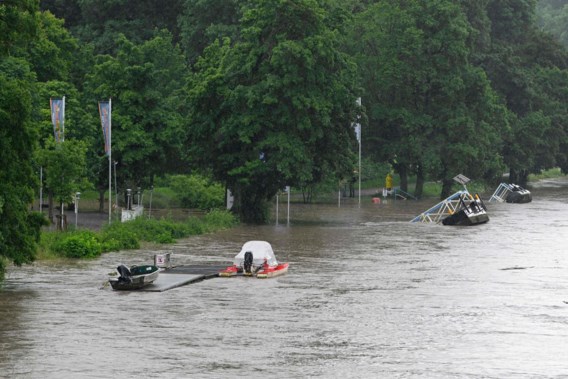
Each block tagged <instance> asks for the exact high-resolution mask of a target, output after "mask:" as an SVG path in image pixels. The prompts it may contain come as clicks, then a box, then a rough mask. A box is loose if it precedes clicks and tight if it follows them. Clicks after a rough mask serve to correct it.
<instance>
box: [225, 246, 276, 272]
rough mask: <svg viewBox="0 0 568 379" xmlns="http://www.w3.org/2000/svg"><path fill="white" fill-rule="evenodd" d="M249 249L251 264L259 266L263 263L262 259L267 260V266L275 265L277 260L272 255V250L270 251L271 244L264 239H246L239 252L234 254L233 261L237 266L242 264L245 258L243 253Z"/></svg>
mask: <svg viewBox="0 0 568 379" xmlns="http://www.w3.org/2000/svg"><path fill="white" fill-rule="evenodd" d="M247 251H250V252H251V253H252V256H253V260H252V264H253V265H255V266H260V265H262V264H263V263H264V259H265V258H266V259H267V260H268V265H269V266H276V265H277V264H278V261H277V260H276V257H275V256H274V251H272V246H270V244H269V243H268V242H266V241H248V242H246V243H245V244H244V245H243V247H242V249H241V252H240V253H238V254H237V255H236V256H235V259H234V260H233V263H234V264H235V265H237V266H242V264H243V262H244V260H245V253H246V252H247Z"/></svg>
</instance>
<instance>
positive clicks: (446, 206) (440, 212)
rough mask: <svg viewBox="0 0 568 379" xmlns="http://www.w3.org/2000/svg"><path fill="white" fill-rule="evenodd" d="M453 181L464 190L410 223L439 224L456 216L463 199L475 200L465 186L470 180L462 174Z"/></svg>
mask: <svg viewBox="0 0 568 379" xmlns="http://www.w3.org/2000/svg"><path fill="white" fill-rule="evenodd" d="M453 179H454V181H455V182H456V183H459V184H461V185H462V186H463V190H461V191H458V192H456V193H454V194H453V195H451V196H449V197H447V198H446V199H445V200H442V201H440V202H439V203H438V204H436V205H434V206H433V207H432V208H430V209H428V210H427V211H424V212H422V213H420V214H419V215H418V216H416V217H414V218H413V219H412V220H410V222H430V223H432V222H433V223H436V224H437V223H439V222H440V221H442V220H443V219H444V218H446V217H447V216H449V215H451V214H454V213H455V212H456V210H458V208H459V207H461V206H462V204H463V199H468V200H473V196H472V195H471V194H470V193H469V191H468V190H467V187H466V186H465V185H466V184H467V183H469V181H470V179H469V178H468V177H467V176H464V175H462V174H459V175H456V176H455V177H454V178H453Z"/></svg>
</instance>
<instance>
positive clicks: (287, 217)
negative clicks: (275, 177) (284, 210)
mask: <svg viewBox="0 0 568 379" xmlns="http://www.w3.org/2000/svg"><path fill="white" fill-rule="evenodd" d="M286 189H287V190H288V191H287V192H288V214H287V216H286V225H287V226H290V186H288V187H286Z"/></svg>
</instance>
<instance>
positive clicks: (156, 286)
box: [140, 265, 227, 292]
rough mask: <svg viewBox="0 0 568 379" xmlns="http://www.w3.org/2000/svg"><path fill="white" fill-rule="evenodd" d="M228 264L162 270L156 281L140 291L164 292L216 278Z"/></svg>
mask: <svg viewBox="0 0 568 379" xmlns="http://www.w3.org/2000/svg"><path fill="white" fill-rule="evenodd" d="M226 267H227V265H223V266H212V265H189V266H176V267H172V268H168V269H165V270H162V271H160V275H159V276H158V279H156V280H155V281H154V283H152V284H149V285H147V286H146V287H144V288H141V289H140V291H147V292H163V291H167V290H170V289H172V288H177V287H181V286H185V285H187V284H192V283H197V282H200V281H202V280H205V279H211V278H216V277H218V276H219V271H221V270H223V269H225V268H226Z"/></svg>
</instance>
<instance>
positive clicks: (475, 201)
mask: <svg viewBox="0 0 568 379" xmlns="http://www.w3.org/2000/svg"><path fill="white" fill-rule="evenodd" d="M466 201H468V202H467V203H466ZM487 221H489V215H487V209H486V208H485V204H483V201H482V200H481V198H480V197H479V195H477V194H476V195H475V197H471V195H469V194H468V195H465V196H464V195H461V196H460V201H459V206H458V207H457V208H456V210H455V211H454V212H453V213H452V214H451V215H449V216H448V217H446V218H444V219H443V220H442V224H444V225H461V226H470V225H478V224H484V223H486V222H487Z"/></svg>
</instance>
